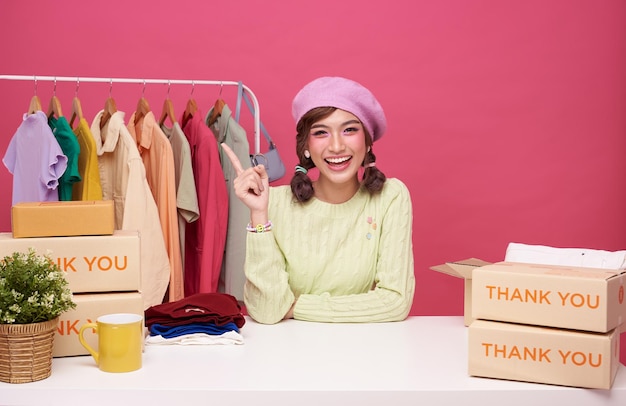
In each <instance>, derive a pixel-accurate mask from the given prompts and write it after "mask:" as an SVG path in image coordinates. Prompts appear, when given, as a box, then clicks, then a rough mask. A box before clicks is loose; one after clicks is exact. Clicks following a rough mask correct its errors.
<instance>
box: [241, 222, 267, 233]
mask: <svg viewBox="0 0 626 406" xmlns="http://www.w3.org/2000/svg"><path fill="white" fill-rule="evenodd" d="M246 230H248V231H250V232H251V233H264V232H266V231H271V230H272V222H271V221H268V222H267V223H266V224H257V225H256V227H252V223H248V226H247V227H246Z"/></svg>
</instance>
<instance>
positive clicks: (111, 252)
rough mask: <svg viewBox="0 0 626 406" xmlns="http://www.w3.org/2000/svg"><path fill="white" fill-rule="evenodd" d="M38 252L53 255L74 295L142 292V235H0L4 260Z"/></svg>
mask: <svg viewBox="0 0 626 406" xmlns="http://www.w3.org/2000/svg"><path fill="white" fill-rule="evenodd" d="M29 248H34V249H35V251H36V252H37V253H38V254H40V255H44V254H50V256H51V258H52V259H53V260H55V261H56V262H57V264H58V265H59V267H60V268H61V270H63V271H64V273H65V278H66V279H67V281H68V283H69V288H70V290H71V291H72V292H73V293H84V292H117V291H139V290H140V284H141V274H140V269H139V264H140V256H139V255H140V247H139V235H138V233H137V232H136V231H119V230H118V231H114V233H113V235H101V236H100V235H94V236H71V237H32V238H13V236H12V235H11V233H0V257H2V258H3V257H5V256H7V255H11V254H12V253H13V252H15V251H22V252H26V251H27V250H28V249H29Z"/></svg>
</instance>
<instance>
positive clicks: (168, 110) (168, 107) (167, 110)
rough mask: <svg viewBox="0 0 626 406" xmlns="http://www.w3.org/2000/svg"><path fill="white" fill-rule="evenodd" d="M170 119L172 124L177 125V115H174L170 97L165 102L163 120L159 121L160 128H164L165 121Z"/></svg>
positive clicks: (162, 113)
mask: <svg viewBox="0 0 626 406" xmlns="http://www.w3.org/2000/svg"><path fill="white" fill-rule="evenodd" d="M167 118H169V119H170V122H171V123H172V124H175V123H176V115H174V104H173V103H172V100H171V99H170V98H169V97H168V98H167V99H165V101H164V102H163V111H162V112H161V118H160V119H159V126H162V125H163V123H165V119H167Z"/></svg>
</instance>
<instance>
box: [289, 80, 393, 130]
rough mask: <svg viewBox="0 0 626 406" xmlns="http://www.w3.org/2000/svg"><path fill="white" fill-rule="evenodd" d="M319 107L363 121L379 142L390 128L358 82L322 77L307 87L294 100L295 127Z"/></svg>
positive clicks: (368, 92)
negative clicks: (341, 111) (333, 108)
mask: <svg viewBox="0 0 626 406" xmlns="http://www.w3.org/2000/svg"><path fill="white" fill-rule="evenodd" d="M316 107H336V108H338V109H341V110H345V111H348V112H350V113H352V114H354V115H355V116H357V117H358V118H359V120H361V122H362V123H363V125H364V126H365V128H367V131H368V132H369V133H370V135H371V136H372V140H373V141H376V140H377V139H379V138H380V137H382V136H383V134H384V133H385V130H386V129H387V119H386V118H385V112H384V111H383V108H382V107H381V105H380V104H379V103H378V100H376V98H375V97H374V95H373V94H372V92H370V91H369V90H368V89H366V88H365V87H363V86H362V85H360V84H359V83H357V82H355V81H353V80H350V79H345V78H341V77H321V78H318V79H315V80H314V81H312V82H310V83H309V84H307V85H306V86H304V87H303V88H302V89H301V90H300V91H299V92H298V94H297V95H296V97H295V98H294V99H293V103H292V107H291V113H292V114H293V118H294V120H296V124H297V123H298V121H300V119H301V118H302V116H303V115H305V114H306V113H307V112H308V111H309V110H312V109H314V108H316Z"/></svg>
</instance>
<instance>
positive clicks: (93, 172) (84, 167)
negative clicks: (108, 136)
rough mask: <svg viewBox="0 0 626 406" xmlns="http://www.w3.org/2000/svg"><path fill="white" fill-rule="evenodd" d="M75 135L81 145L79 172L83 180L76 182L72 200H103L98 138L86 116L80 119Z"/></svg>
mask: <svg viewBox="0 0 626 406" xmlns="http://www.w3.org/2000/svg"><path fill="white" fill-rule="evenodd" d="M74 135H76V139H77V140H78V145H79V146H80V154H79V155H78V173H79V175H80V177H81V179H82V180H81V181H80V182H77V183H75V184H74V188H73V189H72V200H102V185H101V184H100V171H99V169H98V150H97V147H96V140H95V139H94V138H93V135H92V134H91V129H90V128H89V123H88V122H87V120H86V119H85V118H80V120H79V121H78V126H76V128H75V129H74Z"/></svg>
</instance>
